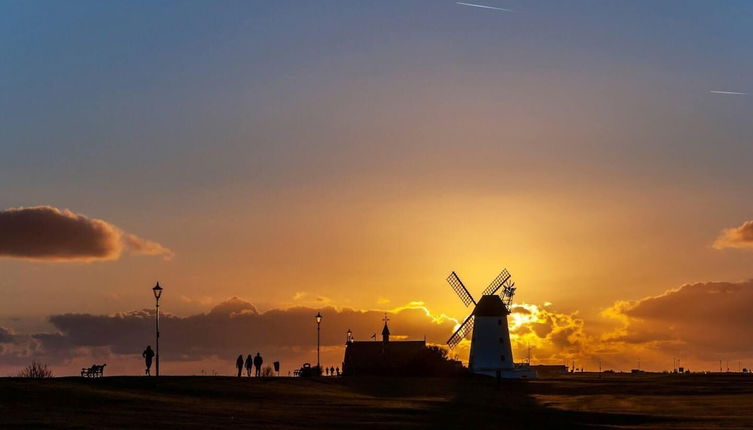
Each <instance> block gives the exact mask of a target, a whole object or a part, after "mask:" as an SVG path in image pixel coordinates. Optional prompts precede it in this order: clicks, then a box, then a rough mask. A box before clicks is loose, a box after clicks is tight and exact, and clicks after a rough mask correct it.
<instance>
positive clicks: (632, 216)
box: [0, 0, 753, 374]
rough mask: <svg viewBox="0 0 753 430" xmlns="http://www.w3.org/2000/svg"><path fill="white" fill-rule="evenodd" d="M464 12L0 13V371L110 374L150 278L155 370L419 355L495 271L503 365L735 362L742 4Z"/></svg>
mask: <svg viewBox="0 0 753 430" xmlns="http://www.w3.org/2000/svg"><path fill="white" fill-rule="evenodd" d="M468 3H475V4H481V5H485V6H490V7H496V8H500V9H509V10H498V9H489V8H479V7H473V6H468V5H462V4H458V3H456V2H454V1H438V0H401V1H397V0H395V1H361V2H352V1H346V0H342V1H335V0H321V1H316V2H304V1H284V0H282V1H274V2H268V1H266V2H262V1H230V0H223V1H219V2H214V1H213V2H210V1H179V2H178V1H160V2H153V1H129V2H121V1H114V0H104V1H102V0H98V1H83V0H76V1H69V2H57V1H36V2H27V1H9V0H0V7H1V8H2V11H3V12H2V13H0V58H1V59H2V60H1V61H0V94H2V95H1V96H0V154H2V156H1V157H0V184H2V186H0V210H2V212H0V273H2V276H1V277H0V295H2V300H0V374H13V373H14V372H16V369H17V368H18V367H19V366H20V365H22V364H24V363H27V362H28V361H29V360H30V359H32V358H35V357H36V358H40V359H44V360H46V361H48V362H49V363H50V364H51V366H52V367H53V369H55V370H56V372H57V374H70V373H75V370H76V368H77V366H78V368H80V364H81V363H88V364H91V363H90V362H91V361H92V360H94V359H95V358H96V359H102V360H108V361H110V363H111V364H112V366H111V365H110V364H108V369H113V371H115V372H122V373H129V372H136V371H138V369H140V368H141V364H140V362H139V359H138V357H139V356H140V352H141V349H143V347H144V345H145V344H147V343H149V342H151V341H152V340H153V339H152V337H151V336H152V335H151V332H150V330H151V322H150V321H151V318H152V317H153V314H150V312H152V311H151V309H152V306H153V297H152V296H151V291H150V290H151V287H152V286H153V285H154V284H155V282H157V281H159V282H160V283H161V285H162V286H163V287H164V288H165V293H164V296H163V299H162V302H161V304H162V310H163V311H164V312H166V314H167V315H169V317H167V318H168V319H167V321H171V320H170V318H173V320H172V321H173V323H167V324H168V326H169V325H170V324H175V326H174V330H175V331H174V332H173V333H174V335H173V339H174V343H172V344H171V343H170V342H171V341H170V340H169V337H168V335H167V334H164V335H163V336H165V338H164V339H163V342H166V345H168V346H165V348H166V349H165V351H166V353H167V355H165V354H163V357H162V360H163V361H166V362H172V364H171V365H166V366H165V365H163V369H164V370H163V371H167V372H170V371H171V369H173V370H172V371H174V372H193V373H197V372H200V371H201V372H210V371H217V372H220V373H223V372H224V373H230V372H232V363H233V362H234V358H235V356H237V354H238V353H240V352H244V353H251V352H255V351H251V349H254V350H256V349H264V350H265V351H269V354H268V355H272V356H277V357H280V359H281V360H282V361H283V363H284V366H283V368H286V369H292V368H294V367H295V366H297V365H299V364H300V363H301V362H303V361H306V360H308V361H311V360H312V359H313V352H312V351H313V349H312V348H314V347H315V345H314V344H313V343H312V340H313V339H314V338H313V334H314V332H313V331H312V330H313V315H314V314H315V313H316V312H317V311H319V310H322V309H323V310H326V312H323V314H324V315H325V320H324V322H323V330H324V331H326V332H327V335H326V339H327V341H326V344H325V347H326V348H327V350H326V354H327V355H326V357H327V359H328V360H329V361H330V362H332V363H337V362H339V361H340V360H341V356H342V342H341V341H342V339H344V333H345V331H346V330H347V329H348V328H353V327H349V326H348V324H350V325H353V326H354V327H355V326H358V327H361V329H360V331H359V332H357V333H356V335H357V337H360V338H367V337H368V336H370V335H371V334H372V332H378V331H379V330H380V329H381V324H382V323H381V317H382V315H383V312H391V313H392V317H391V324H392V326H393V333H397V334H399V335H404V336H407V337H412V338H418V337H420V336H423V335H426V336H427V340H429V341H430V342H435V343H443V342H444V341H445V340H446V338H447V337H449V335H450V334H451V333H452V329H453V326H454V322H455V321H456V320H461V321H462V319H463V318H464V317H465V316H466V315H467V313H468V311H469V310H468V309H466V308H465V307H464V306H463V304H462V303H461V302H460V300H459V299H458V298H457V297H456V296H455V295H454V293H453V292H452V290H451V289H450V288H449V286H448V285H447V284H446V282H445V278H446V277H447V275H448V274H449V273H450V272H451V271H453V270H454V271H456V272H457V273H458V274H459V275H460V277H461V278H462V279H463V281H464V282H465V283H466V284H467V285H468V286H469V288H470V290H471V292H472V293H473V294H475V295H477V294H479V293H480V291H481V290H483V288H484V287H485V286H486V285H487V284H488V283H489V282H490V281H491V280H492V279H493V278H494V277H495V276H496V275H497V273H499V271H501V270H502V269H503V268H507V269H508V270H509V271H510V272H511V273H512V275H513V279H514V280H515V282H516V285H517V286H518V295H517V296H516V298H515V303H516V304H517V305H518V306H519V307H517V308H516V312H513V315H511V321H513V324H512V325H511V327H512V329H513V336H514V338H515V339H514V341H515V346H516V350H515V354H516V361H521V359H522V358H521V355H522V354H523V352H522V351H524V350H525V349H527V348H526V347H527V346H529V345H532V344H533V345H534V346H535V349H534V351H533V356H534V358H535V359H536V360H538V361H540V362H550V363H560V362H565V361H571V360H577V361H578V362H581V363H584V364H582V365H583V366H589V367H590V368H594V366H596V364H595V363H597V362H598V361H602V362H604V363H606V364H605V365H608V366H612V367H615V368H620V369H629V368H631V367H635V363H636V362H637V360H638V358H639V357H643V358H642V363H644V366H646V367H647V368H650V369H654V370H661V369H667V368H668V367H669V368H671V363H672V359H673V358H675V356H678V357H679V356H681V357H682V359H683V360H684V362H687V363H689V364H688V366H693V367H695V368H713V366H716V364H714V363H717V362H718V360H731V361H733V362H737V361H741V362H742V361H745V360H747V363H748V366H749V367H750V366H753V349H752V348H751V347H750V346H749V345H744V344H742V343H740V342H742V338H741V337H739V336H734V335H729V334H730V333H737V331H736V330H743V332H744V330H746V329H747V330H748V331H749V329H750V327H751V325H753V320H751V318H750V317H749V316H747V313H746V311H745V309H742V308H741V307H740V306H737V305H736V303H744V299H745V297H750V295H751V294H752V293H751V289H753V285H751V283H750V282H749V279H751V278H753V273H752V272H751V269H750V268H751V262H753V253H752V252H751V250H753V247H751V245H753V223H748V224H746V222H748V221H750V220H751V219H753V201H751V200H750V197H749V196H750V184H751V183H753V169H750V165H751V162H752V161H753V146H751V142H753V122H751V121H750V117H751V113H752V112H751V111H752V110H753V78H751V77H752V76H753V53H752V52H751V49H750V48H751V47H750V43H749V41H750V40H752V39H753V25H751V23H752V21H753V4H751V3H750V2H747V1H717V0H714V1H711V0H709V1H670V0H667V1H663V2H653V1H595V0H594V1H575V0H574V1H570V2H561V1H515V0H488V1H484V2H468ZM699 304H705V305H703V306H701V305H699ZM218 309H219V310H218ZM676 310H682V311H685V312H680V313H677V312H674V311H676ZM701 311H702V312H701ZM691 312H701V313H703V314H705V315H706V314H707V316H708V318H707V319H704V324H707V325H704V326H703V330H701V329H700V328H699V327H696V323H695V320H696V319H697V318H695V317H694V316H689V314H690V313H691ZM287 313H289V314H287ZM278 314H281V315H289V318H282V319H281V320H279V321H278V320H277V319H275V318H276V315H278ZM299 314H300V315H309V314H310V315H311V318H310V320H306V319H305V318H303V317H300V315H299ZM668 315H669V316H671V318H670V317H669V316H668ZM202 318H204V319H206V318H209V320H207V321H214V322H212V323H209V322H206V321H204V320H202ZM239 318H240V319H239ZM98 319H103V320H102V321H107V322H106V323H102V324H103V325H102V326H103V327H111V331H105V332H104V333H92V331H91V330H90V329H87V327H89V326H91V325H92V324H95V325H96V324H99V323H97V321H99V320H98ZM401 319H402V321H401ZM197 321H198V322H197ZM202 321H204V322H202ZM280 321H282V322H280ZM330 321H332V322H330ZM706 321H707V322H706ZM147 322H149V323H148V324H147ZM192 324H193V325H196V327H194V328H192V329H189V328H188V327H191V325H192ZM207 325H211V326H212V328H211V330H210V329H209V328H207V332H206V333H205V335H206V339H207V342H205V343H206V344H204V345H190V344H184V343H182V341H181V342H177V340H176V339H177V338H181V339H183V340H185V337H186V336H189V332H190V330H194V331H195V330H199V328H206V326H207ZM401 325H402V326H401ZM372 327H373V328H372ZM217 330H218V331H217ZM290 332H295V333H297V334H299V335H300V336H298V337H295V338H289V337H288V335H289V333H290ZM361 332H363V333H361ZM699 332H703V333H707V332H708V333H709V336H711V337H714V338H715V339H717V340H718V341H719V342H721V343H713V342H712V343H708V342H703V341H701V339H699V338H698V337H697V335H698V333H699ZM720 332H723V333H726V334H727V335H724V336H718V333H720ZM301 333H304V334H301ZM305 333H308V334H305ZM270 336H271V337H272V338H284V339H288V341H287V342H273V341H271V340H270ZM218 337H220V338H222V339H223V341H222V342H221V343H214V342H215V341H214V340H212V339H216V338H218ZM121 339H123V341H122V342H121V341H120V340H121ZM169 345H172V346H169ZM466 346H467V345H466ZM191 348H193V350H192V351H193V352H191V351H188V349H191ZM265 348H266V349H265ZM466 349H467V348H466ZM247 350H248V351H247ZM236 351H237V352H236ZM456 354H457V355H458V358H460V359H463V360H465V359H466V358H467V351H466V350H464V349H463V346H462V345H461V347H460V348H459V349H458V351H456ZM464 354H465V355H464ZM228 363H229V364H228ZM668 363H669V364H668ZM717 364H718V363H717ZM223 366H224V367H223Z"/></svg>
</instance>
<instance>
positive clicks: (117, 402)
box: [0, 374, 753, 429]
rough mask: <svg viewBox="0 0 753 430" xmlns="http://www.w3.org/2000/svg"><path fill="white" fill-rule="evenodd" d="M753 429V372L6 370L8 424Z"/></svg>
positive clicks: (2, 400)
mask: <svg viewBox="0 0 753 430" xmlns="http://www.w3.org/2000/svg"><path fill="white" fill-rule="evenodd" d="M252 427H253V428H258V429H260V428H265V429H267V428H270V429H282V428H304V427H308V428H357V427H378V428H411V427H412V428H426V427H432V428H464V429H475V428H535V429H541V428H557V429H560V428H644V429H655V428H753V377H747V376H746V375H609V376H604V377H602V378H599V377H598V375H587V374H586V375H572V376H570V375H569V376H567V377H562V378H553V379H538V380H531V381H505V382H503V383H502V384H501V385H497V383H496V382H495V381H494V380H490V379H486V378H461V379H439V378H404V379H397V378H353V379H347V378H344V379H333V378H322V379H293V378H270V379H258V380H257V379H246V378H244V379H238V378H228V377H164V376H163V377H160V378H159V380H157V379H156V378H145V377H108V378H102V379H99V380H84V379H81V378H55V379H48V380H21V379H15V378H3V379H0V428H2V429H14V428H18V429H28V428H183V429H186V428H192V429H193V428H196V429H198V428H201V429H211V428H252Z"/></svg>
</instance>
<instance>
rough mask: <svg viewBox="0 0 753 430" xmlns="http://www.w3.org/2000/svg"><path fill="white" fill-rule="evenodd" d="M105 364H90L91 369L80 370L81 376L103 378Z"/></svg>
mask: <svg viewBox="0 0 753 430" xmlns="http://www.w3.org/2000/svg"><path fill="white" fill-rule="evenodd" d="M105 366H107V365H106V364H92V367H84V368H82V369H81V376H85V377H87V378H101V377H103V376H105Z"/></svg>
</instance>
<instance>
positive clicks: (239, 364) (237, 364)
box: [235, 354, 243, 378]
mask: <svg viewBox="0 0 753 430" xmlns="http://www.w3.org/2000/svg"><path fill="white" fill-rule="evenodd" d="M235 367H236V368H237V369H238V377H239V378H240V377H241V373H242V372H243V354H241V355H239V356H238V359H237V360H235Z"/></svg>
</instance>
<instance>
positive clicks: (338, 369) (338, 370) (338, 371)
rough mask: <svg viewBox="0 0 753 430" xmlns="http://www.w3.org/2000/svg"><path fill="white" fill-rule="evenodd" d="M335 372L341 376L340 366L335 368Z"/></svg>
mask: <svg viewBox="0 0 753 430" xmlns="http://www.w3.org/2000/svg"><path fill="white" fill-rule="evenodd" d="M335 372H337V376H340V366H338V367H337V368H336V369H335Z"/></svg>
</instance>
